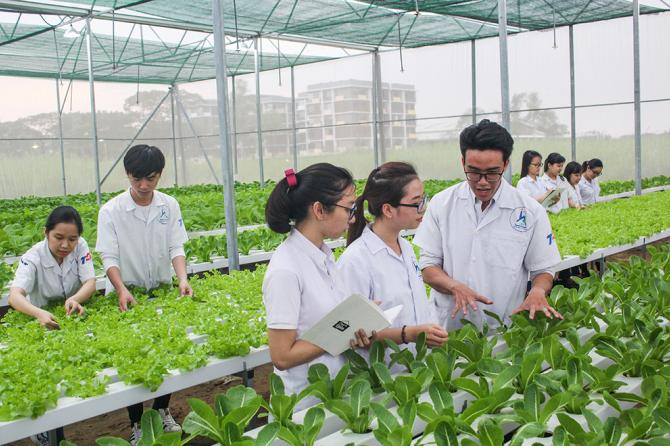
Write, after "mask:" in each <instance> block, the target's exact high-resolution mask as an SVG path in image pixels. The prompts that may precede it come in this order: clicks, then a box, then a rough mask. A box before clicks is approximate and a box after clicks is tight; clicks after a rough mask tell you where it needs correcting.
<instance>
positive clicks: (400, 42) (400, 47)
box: [398, 17, 405, 73]
mask: <svg viewBox="0 0 670 446" xmlns="http://www.w3.org/2000/svg"><path fill="white" fill-rule="evenodd" d="M398 48H399V54H400V72H401V73H404V72H405V65H404V64H403V60H402V35H401V34H400V17H399V18H398Z"/></svg>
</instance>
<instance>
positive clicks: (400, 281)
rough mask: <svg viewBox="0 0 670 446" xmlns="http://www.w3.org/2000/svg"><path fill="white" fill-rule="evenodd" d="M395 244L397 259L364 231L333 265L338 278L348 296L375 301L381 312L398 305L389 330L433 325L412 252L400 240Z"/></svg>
mask: <svg viewBox="0 0 670 446" xmlns="http://www.w3.org/2000/svg"><path fill="white" fill-rule="evenodd" d="M398 243H399V244H400V252H401V254H400V255H398V254H396V252H395V251H393V249H391V248H390V247H389V246H388V245H387V244H386V243H384V241H383V240H382V239H381V238H379V236H378V235H377V234H375V233H374V232H373V231H372V230H371V229H370V228H369V227H366V228H365V229H364V230H363V233H362V234H361V236H360V237H359V238H358V239H357V240H356V241H354V242H353V243H352V244H351V245H349V246H348V247H347V249H346V250H345V251H344V253H343V254H342V256H340V258H339V260H338V261H337V267H338V271H339V277H340V279H341V280H342V281H343V282H344V283H345V284H346V285H347V294H348V295H350V294H360V295H362V296H364V297H367V298H368V299H370V300H379V301H381V308H382V309H383V310H388V309H389V308H392V307H395V306H396V305H401V304H402V305H403V309H402V311H401V312H400V314H399V315H398V317H397V318H396V319H395V321H393V323H392V324H391V327H398V328H399V327H402V326H403V325H421V324H436V323H437V322H438V321H437V315H436V313H435V309H434V308H433V304H432V302H431V301H430V300H429V299H428V295H427V294H426V287H425V285H424V283H423V277H422V275H421V269H420V268H419V262H418V261H417V259H416V256H415V255H414V249H413V248H412V245H411V244H410V243H409V242H408V241H407V240H405V239H404V238H402V237H398Z"/></svg>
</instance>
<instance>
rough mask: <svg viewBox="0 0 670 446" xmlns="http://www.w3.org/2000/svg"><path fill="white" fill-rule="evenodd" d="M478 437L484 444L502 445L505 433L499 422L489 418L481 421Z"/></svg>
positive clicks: (491, 445)
mask: <svg viewBox="0 0 670 446" xmlns="http://www.w3.org/2000/svg"><path fill="white" fill-rule="evenodd" d="M477 437H478V438H479V441H480V443H481V445H482V446H500V445H502V444H503V442H504V438H505V435H504V434H503V431H502V429H501V428H500V425H499V424H498V423H497V422H495V421H493V420H492V419H490V418H487V419H485V420H484V421H482V422H481V423H479V426H478V427H477Z"/></svg>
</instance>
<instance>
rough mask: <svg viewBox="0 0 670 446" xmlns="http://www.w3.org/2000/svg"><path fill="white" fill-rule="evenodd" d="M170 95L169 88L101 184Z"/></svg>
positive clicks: (105, 179) (103, 178)
mask: <svg viewBox="0 0 670 446" xmlns="http://www.w3.org/2000/svg"><path fill="white" fill-rule="evenodd" d="M170 95H171V90H168V92H167V93H165V96H163V98H162V99H161V100H160V102H159V103H158V105H156V107H154V109H153V111H152V112H151V113H150V114H149V116H147V118H146V119H145V120H144V122H143V123H142V125H141V126H140V128H139V129H138V130H137V132H135V136H133V139H131V140H130V142H129V143H128V145H126V148H125V149H123V152H121V154H120V155H119V156H118V157H117V158H116V160H114V164H112V167H110V168H109V170H108V171H107V173H106V174H105V176H104V177H102V180H101V181H99V183H100V185H101V186H102V185H103V184H104V183H105V181H107V178H109V176H110V175H111V174H112V171H113V170H114V168H115V167H116V165H117V164H119V162H120V161H121V160H122V159H123V157H124V156H125V154H126V152H127V151H128V150H129V149H130V148H131V147H132V146H133V144H134V143H135V140H137V138H138V137H139V136H140V134H141V133H142V131H143V130H144V128H145V127H146V126H147V125H148V124H149V122H150V121H151V119H152V118H153V117H154V115H155V114H156V112H157V111H158V109H159V108H160V107H161V105H163V102H165V100H166V99H167V97H168V96H170Z"/></svg>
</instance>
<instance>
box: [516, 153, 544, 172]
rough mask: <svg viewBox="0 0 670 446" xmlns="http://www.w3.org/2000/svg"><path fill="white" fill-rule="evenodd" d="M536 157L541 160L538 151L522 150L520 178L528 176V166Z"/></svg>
mask: <svg viewBox="0 0 670 446" xmlns="http://www.w3.org/2000/svg"><path fill="white" fill-rule="evenodd" d="M538 157H539V158H540V160H542V155H540V152H536V151H535V150H526V151H525V152H523V156H522V157H521V178H523V177H526V176H528V166H530V163H532V162H533V160H534V159H535V158H538Z"/></svg>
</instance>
